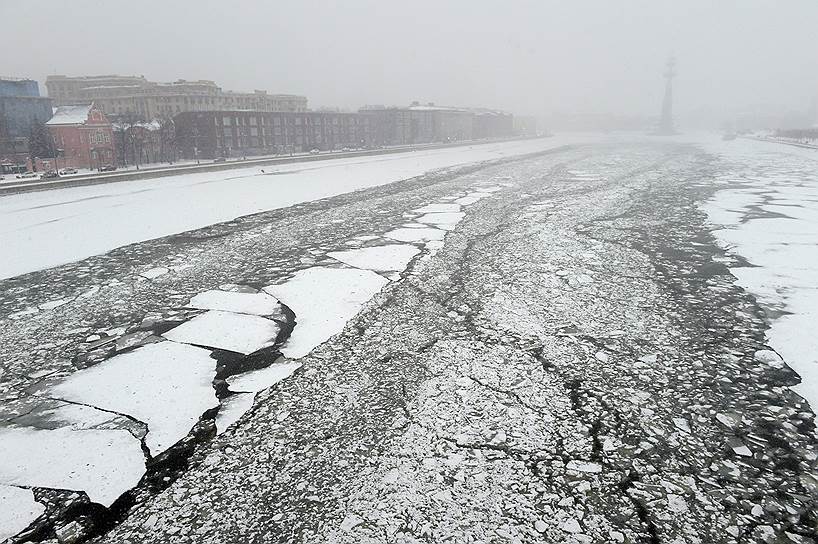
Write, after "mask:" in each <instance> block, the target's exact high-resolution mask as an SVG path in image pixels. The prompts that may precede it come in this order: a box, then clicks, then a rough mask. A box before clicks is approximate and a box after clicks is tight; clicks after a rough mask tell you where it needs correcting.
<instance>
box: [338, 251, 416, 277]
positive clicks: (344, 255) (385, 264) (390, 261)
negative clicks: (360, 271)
mask: <svg viewBox="0 0 818 544" xmlns="http://www.w3.org/2000/svg"><path fill="white" fill-rule="evenodd" d="M418 253H420V249H418V248H417V247H415V246H413V245H409V244H388V245H384V246H373V247H364V248H360V249H350V250H347V251H332V252H330V253H328V255H329V256H330V257H332V258H333V259H336V260H339V261H341V262H342V263H344V264H348V265H349V266H354V267H355V268H366V269H368V270H374V271H376V272H392V271H402V270H405V269H406V266H407V265H408V264H409V261H411V260H412V257H414V256H415V255H417V254H418Z"/></svg>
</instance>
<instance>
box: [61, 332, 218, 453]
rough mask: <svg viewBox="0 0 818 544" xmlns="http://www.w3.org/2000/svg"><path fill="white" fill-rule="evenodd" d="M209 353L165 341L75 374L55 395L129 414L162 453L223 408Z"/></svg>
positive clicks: (152, 448) (151, 446)
mask: <svg viewBox="0 0 818 544" xmlns="http://www.w3.org/2000/svg"><path fill="white" fill-rule="evenodd" d="M215 373H216V362H215V361H214V360H213V359H211V358H210V352H209V351H208V350H205V349H202V348H197V347H194V346H187V345H184V344H177V343H175V342H159V343H156V344H149V345H147V346H143V347H140V348H137V349H135V350H134V351H131V352H128V353H123V354H121V355H116V356H114V357H111V358H110V359H108V360H107V361H105V362H103V363H100V364H98V365H96V366H93V367H91V368H88V369H86V370H81V371H79V372H75V373H74V374H72V375H71V376H69V377H68V378H67V379H66V380H65V381H64V382H63V383H61V384H59V385H56V386H54V387H53V388H52V389H51V391H50V394H51V396H53V397H58V398H64V399H68V400H72V401H74V402H81V403H84V404H90V405H93V406H96V407H98V408H100V409H102V410H109V411H112V412H117V413H120V414H127V415H129V416H131V417H134V418H136V419H138V420H139V421H142V422H144V423H145V424H146V425H147V426H148V434H147V436H146V437H145V442H146V444H147V446H148V448H149V449H150V451H151V453H152V454H153V455H156V454H158V453H160V452H162V451H164V450H166V449H167V448H169V447H170V446H172V445H173V444H175V443H176V442H178V441H179V440H181V439H182V438H184V437H185V435H187V433H188V432H190V429H191V428H192V427H193V425H195V424H196V422H197V421H198V420H199V418H200V417H201V415H202V413H204V412H205V411H207V410H209V409H210V408H213V407H215V406H217V405H218V399H217V398H216V395H215V393H214V391H213V386H212V381H213V377H214V376H215Z"/></svg>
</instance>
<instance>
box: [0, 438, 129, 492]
mask: <svg viewBox="0 0 818 544" xmlns="http://www.w3.org/2000/svg"><path fill="white" fill-rule="evenodd" d="M0 444H2V445H3V447H2V448H0V484H5V485H19V486H36V487H52V488H56V489H72V490H75V491H85V493H86V494H87V495H88V497H89V498H90V499H91V500H92V501H93V502H96V503H99V504H101V505H103V506H111V504H112V503H113V502H114V501H115V500H116V499H117V498H118V497H119V496H120V495H122V493H124V492H126V491H128V490H129V489H131V488H132V487H134V486H135V485H136V484H137V483H138V482H139V480H140V479H141V478H142V475H143V474H144V473H145V458H144V455H143V454H142V448H141V446H140V443H139V440H137V439H136V438H134V437H133V436H132V435H131V433H129V432H128V431H120V430H108V431H100V430H87V431H72V430H70V429H54V430H39V429H32V428H29V427H4V428H0Z"/></svg>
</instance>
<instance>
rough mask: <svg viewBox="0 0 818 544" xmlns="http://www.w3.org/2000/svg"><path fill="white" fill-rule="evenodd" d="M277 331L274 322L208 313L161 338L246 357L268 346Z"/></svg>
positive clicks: (251, 317) (227, 313) (221, 313)
mask: <svg viewBox="0 0 818 544" xmlns="http://www.w3.org/2000/svg"><path fill="white" fill-rule="evenodd" d="M279 328H280V327H279V325H278V323H276V322H275V321H272V320H270V319H266V318H264V317H259V316H257V315H249V314H237V313H232V312H223V311H219V310H210V311H209V312H205V313H203V314H201V315H198V316H196V317H194V318H193V319H191V320H190V321H186V322H184V323H182V324H181V325H179V326H178V327H174V328H173V329H171V330H169V331H168V332H166V333H165V334H163V335H162V336H164V337H165V338H167V339H168V340H173V341H174V342H182V343H184V344H194V345H197V346H207V347H210V348H217V349H225V350H228V351H235V352H237V353H243V354H245V355H247V354H249V353H253V352H254V351H258V350H259V349H261V348H264V347H267V346H269V345H272V343H273V342H274V341H275V339H276V337H277V336H278V332H279Z"/></svg>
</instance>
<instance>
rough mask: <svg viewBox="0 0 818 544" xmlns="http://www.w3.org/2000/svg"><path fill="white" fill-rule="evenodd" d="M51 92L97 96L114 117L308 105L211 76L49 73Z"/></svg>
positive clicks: (62, 100) (73, 100)
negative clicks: (234, 87)
mask: <svg viewBox="0 0 818 544" xmlns="http://www.w3.org/2000/svg"><path fill="white" fill-rule="evenodd" d="M45 85H46V88H47V89H48V95H49V97H51V98H52V99H53V100H54V101H55V103H56V104H57V105H68V104H80V103H89V102H93V103H94V105H95V106H96V107H97V108H99V109H100V110H101V111H103V112H104V113H106V114H107V115H109V116H111V117H117V116H137V117H139V118H141V119H143V120H152V119H160V118H171V117H173V116H174V115H177V114H179V113H183V112H189V111H220V110H251V111H267V112H273V111H288V112H300V111H306V110H307V98H306V97H304V96H299V95H293V94H271V93H268V92H267V91H263V90H256V91H253V92H234V91H225V90H223V89H222V88H221V87H219V86H218V85H217V84H216V83H215V82H213V81H209V80H197V81H187V80H184V79H179V80H176V81H173V82H170V83H157V82H154V81H149V80H147V79H146V78H145V77H144V76H118V75H106V76H82V77H68V76H62V75H56V76H48V78H47V79H46V83H45Z"/></svg>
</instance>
